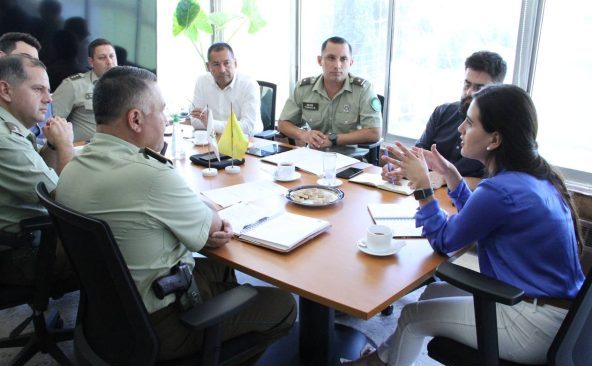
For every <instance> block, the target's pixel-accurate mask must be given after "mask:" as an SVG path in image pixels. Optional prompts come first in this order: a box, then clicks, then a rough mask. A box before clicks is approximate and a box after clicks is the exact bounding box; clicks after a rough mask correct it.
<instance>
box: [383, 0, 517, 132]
mask: <svg viewBox="0 0 592 366" xmlns="http://www.w3.org/2000/svg"><path fill="white" fill-rule="evenodd" d="M395 6H396V8H395V12H394V34H393V58H392V60H391V79H390V98H389V99H390V104H389V116H388V130H387V132H388V133H389V134H391V135H398V136H404V137H408V138H411V139H413V140H415V139H417V138H419V136H421V133H422V132H423V130H424V128H425V124H426V122H427V121H428V119H429V117H430V115H431V113H432V112H433V111H434V108H435V107H436V106H438V105H440V104H443V103H449V102H454V101H456V100H459V99H460V95H461V91H462V85H463V81H464V71H465V70H464V61H465V59H466V58H467V57H468V56H469V55H470V54H471V53H473V52H475V51H479V50H488V51H494V52H497V53H499V54H500V55H501V56H502V57H503V58H504V60H506V62H507V64H508V72H507V74H506V82H507V83H511V82H512V80H511V78H512V72H513V64H514V55H515V53H516V40H517V37H518V27H519V24H520V8H521V3H520V1H515V0H496V1H473V0H455V1H439V0H424V1H413V0H398V1H396V2H395Z"/></svg>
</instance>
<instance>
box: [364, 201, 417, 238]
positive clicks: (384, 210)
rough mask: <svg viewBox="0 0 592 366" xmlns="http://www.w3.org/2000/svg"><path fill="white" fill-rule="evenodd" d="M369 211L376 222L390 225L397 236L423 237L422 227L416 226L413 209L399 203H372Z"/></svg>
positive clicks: (394, 235)
mask: <svg viewBox="0 0 592 366" xmlns="http://www.w3.org/2000/svg"><path fill="white" fill-rule="evenodd" d="M368 211H369V212H370V216H372V219H373V220H374V223H375V224H377V225H385V226H388V227H390V228H391V230H393V237H395V238H421V237H422V235H421V227H415V218H414V217H413V215H414V214H415V211H414V210H413V209H409V208H408V207H405V206H402V205H397V204H388V203H371V204H369V205H368Z"/></svg>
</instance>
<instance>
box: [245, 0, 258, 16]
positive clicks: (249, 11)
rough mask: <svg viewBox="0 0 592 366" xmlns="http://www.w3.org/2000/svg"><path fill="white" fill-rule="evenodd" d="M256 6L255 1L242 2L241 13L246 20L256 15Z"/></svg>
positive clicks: (246, 0)
mask: <svg viewBox="0 0 592 366" xmlns="http://www.w3.org/2000/svg"><path fill="white" fill-rule="evenodd" d="M258 12H259V11H258V9H257V4H255V0H243V6H242V7H241V13H243V14H245V15H246V16H247V17H248V18H250V17H251V16H253V15H254V14H255V13H258Z"/></svg>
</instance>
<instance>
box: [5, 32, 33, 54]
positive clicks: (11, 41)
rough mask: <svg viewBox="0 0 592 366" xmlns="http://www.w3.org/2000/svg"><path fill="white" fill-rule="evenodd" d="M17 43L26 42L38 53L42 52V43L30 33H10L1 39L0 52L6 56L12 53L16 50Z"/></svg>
mask: <svg viewBox="0 0 592 366" xmlns="http://www.w3.org/2000/svg"><path fill="white" fill-rule="evenodd" d="M17 42H24V43H26V44H28V45H29V46H31V47H33V48H35V49H36V50H37V51H40V50H41V43H39V41H38V40H37V38H35V37H33V36H32V35H30V34H29V33H21V32H8V33H4V34H3V35H2V36H1V37H0V51H2V52H4V53H6V54H9V53H11V52H12V51H14V49H15V48H16V43H17Z"/></svg>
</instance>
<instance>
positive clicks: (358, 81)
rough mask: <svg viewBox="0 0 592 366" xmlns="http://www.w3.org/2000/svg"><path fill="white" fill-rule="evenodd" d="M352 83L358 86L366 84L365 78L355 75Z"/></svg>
mask: <svg viewBox="0 0 592 366" xmlns="http://www.w3.org/2000/svg"><path fill="white" fill-rule="evenodd" d="M352 84H354V85H358V86H364V84H366V79H363V78H361V77H358V76H356V77H354V79H353V80H352Z"/></svg>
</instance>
